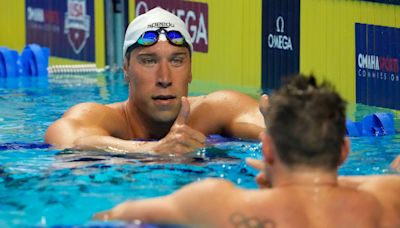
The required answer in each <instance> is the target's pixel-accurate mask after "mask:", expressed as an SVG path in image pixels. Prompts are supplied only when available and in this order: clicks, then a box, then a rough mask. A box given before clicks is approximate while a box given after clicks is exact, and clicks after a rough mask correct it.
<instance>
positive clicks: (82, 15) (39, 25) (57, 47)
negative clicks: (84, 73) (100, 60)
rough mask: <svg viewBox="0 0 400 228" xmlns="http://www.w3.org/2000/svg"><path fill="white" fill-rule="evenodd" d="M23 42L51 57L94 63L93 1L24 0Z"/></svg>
mask: <svg viewBox="0 0 400 228" xmlns="http://www.w3.org/2000/svg"><path fill="white" fill-rule="evenodd" d="M25 6H26V14H25V15H26V18H25V22H26V42H27V43H37V44H39V45H41V46H45V47H49V48H50V54H51V56H56V57H62V58H68V59H74V60H81V61H88V62H94V61H95V37H94V34H95V31H94V1H93V0H48V1H43V0H26V1H25Z"/></svg>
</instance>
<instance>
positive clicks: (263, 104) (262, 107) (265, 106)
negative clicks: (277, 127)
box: [258, 94, 269, 118]
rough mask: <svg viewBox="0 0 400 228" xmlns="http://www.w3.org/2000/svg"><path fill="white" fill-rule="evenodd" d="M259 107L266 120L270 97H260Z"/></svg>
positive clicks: (264, 95)
mask: <svg viewBox="0 0 400 228" xmlns="http://www.w3.org/2000/svg"><path fill="white" fill-rule="evenodd" d="M258 105H259V108H260V112H261V114H262V115H263V117H264V118H265V115H266V113H267V109H268V105H269V103H268V95H266V94H263V95H262V96H261V97H260V100H259V102H258Z"/></svg>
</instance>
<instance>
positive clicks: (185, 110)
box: [152, 97, 206, 154]
mask: <svg viewBox="0 0 400 228" xmlns="http://www.w3.org/2000/svg"><path fill="white" fill-rule="evenodd" d="M189 114H190V104H189V101H188V99H187V98H186V97H182V106H181V110H180V112H179V114H178V117H177V118H176V120H175V123H174V124H173V125H172V127H171V130H170V131H169V133H168V135H167V136H165V137H164V138H163V139H161V140H160V141H159V142H158V143H157V144H156V145H155V146H154V147H153V149H152V150H153V151H154V152H157V153H175V154H184V153H188V152H192V151H194V150H196V149H198V148H201V147H204V145H205V141H206V136H205V135H203V134H202V133H201V132H199V131H196V130H194V129H193V128H191V127H189V126H188V125H187V123H188V119H189Z"/></svg>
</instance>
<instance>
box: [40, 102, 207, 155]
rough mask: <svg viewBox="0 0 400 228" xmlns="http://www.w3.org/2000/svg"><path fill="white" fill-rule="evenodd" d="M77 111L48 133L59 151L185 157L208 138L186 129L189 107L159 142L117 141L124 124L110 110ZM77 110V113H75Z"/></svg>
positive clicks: (98, 107)
mask: <svg viewBox="0 0 400 228" xmlns="http://www.w3.org/2000/svg"><path fill="white" fill-rule="evenodd" d="M86 106H88V107H86ZM86 106H85V104H84V105H80V107H79V106H78V107H74V108H72V110H70V111H68V112H67V113H66V114H65V115H64V116H63V117H62V118H61V119H59V120H57V121H56V122H55V123H53V124H52V125H51V126H50V127H49V128H48V130H47V132H46V135H45V142H46V143H49V144H52V145H53V146H54V147H56V148H59V149H64V148H74V149H79V150H101V151H109V152H154V153H175V154H182V153H187V152H191V151H194V150H195V149H197V148H200V147H203V146H204V143H205V140H206V137H205V136H204V135H203V134H202V133H200V132H198V131H196V130H194V129H192V128H190V127H189V126H188V125H187V119H188V115H189V113H190V105H189V102H188V101H187V99H186V98H182V108H181V111H180V113H179V115H178V118H177V119H176V121H175V123H174V125H173V126H172V128H171V130H170V132H169V133H168V134H167V135H166V136H165V137H164V138H163V139H161V140H159V141H132V140H129V139H123V138H122V137H121V138H119V137H117V136H118V135H123V134H124V133H123V132H122V133H121V132H120V131H123V130H121V129H126V126H124V124H125V122H124V120H123V119H121V117H120V116H118V115H117V114H116V113H115V112H114V111H111V109H110V108H108V107H105V106H102V105H98V104H86ZM74 109H75V110H74Z"/></svg>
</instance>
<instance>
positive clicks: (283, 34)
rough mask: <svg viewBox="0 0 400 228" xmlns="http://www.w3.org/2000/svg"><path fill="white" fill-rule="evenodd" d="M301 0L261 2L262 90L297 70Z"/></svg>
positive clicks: (271, 88)
mask: <svg viewBox="0 0 400 228" xmlns="http://www.w3.org/2000/svg"><path fill="white" fill-rule="evenodd" d="M299 53H300V0H280V1H276V0H263V1H262V89H263V91H265V92H268V91H269V90H273V89H277V88H279V87H280V86H281V84H282V79H283V77H285V76H289V75H294V74H297V73H298V72H299V65H300V61H299Z"/></svg>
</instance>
